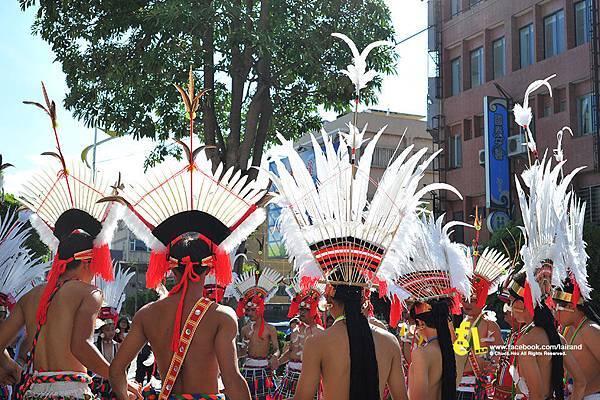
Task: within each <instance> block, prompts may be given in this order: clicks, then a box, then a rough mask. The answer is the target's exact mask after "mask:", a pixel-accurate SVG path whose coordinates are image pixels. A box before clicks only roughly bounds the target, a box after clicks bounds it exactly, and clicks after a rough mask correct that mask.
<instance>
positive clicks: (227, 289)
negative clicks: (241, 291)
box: [203, 264, 237, 302]
mask: <svg viewBox="0 0 600 400" xmlns="http://www.w3.org/2000/svg"><path fill="white" fill-rule="evenodd" d="M232 265H233V264H232ZM232 277H233V279H232V283H230V284H229V285H227V286H223V285H220V284H218V283H217V278H216V277H215V274H214V273H209V274H207V275H206V278H204V294H203V296H204V297H206V298H208V299H211V300H212V301H216V302H219V301H221V300H223V299H228V298H231V297H233V293H234V291H235V288H234V287H233V282H235V280H236V279H237V274H236V273H235V272H233V273H232Z"/></svg>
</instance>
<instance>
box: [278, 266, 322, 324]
mask: <svg viewBox="0 0 600 400" xmlns="http://www.w3.org/2000/svg"><path fill="white" fill-rule="evenodd" d="M285 291H286V293H287V295H288V296H289V297H290V301H291V303H290V309H289V311H288V318H293V317H296V316H297V315H298V312H299V311H300V309H301V308H307V309H309V310H310V316H311V317H313V318H314V320H315V322H316V323H317V324H319V325H322V324H323V320H322V315H321V311H322V310H319V306H320V305H322V302H323V301H324V297H323V294H324V293H325V285H324V284H322V283H317V284H316V285H313V286H311V287H310V288H306V289H302V287H301V285H300V279H299V278H298V276H296V277H294V278H292V279H291V282H290V284H289V285H288V286H286V288H285Z"/></svg>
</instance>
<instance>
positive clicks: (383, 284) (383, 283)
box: [379, 279, 388, 299]
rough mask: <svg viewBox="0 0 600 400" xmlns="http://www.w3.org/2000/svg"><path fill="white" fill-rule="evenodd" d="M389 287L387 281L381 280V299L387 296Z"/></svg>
mask: <svg viewBox="0 0 600 400" xmlns="http://www.w3.org/2000/svg"><path fill="white" fill-rule="evenodd" d="M387 292H388V287H387V282H386V281H385V279H381V280H379V298H380V299H381V298H382V297H384V296H385V295H387Z"/></svg>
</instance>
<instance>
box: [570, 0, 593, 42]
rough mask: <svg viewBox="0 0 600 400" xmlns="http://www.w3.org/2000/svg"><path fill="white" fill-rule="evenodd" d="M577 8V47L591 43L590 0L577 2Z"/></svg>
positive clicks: (575, 6) (575, 5)
mask: <svg viewBox="0 0 600 400" xmlns="http://www.w3.org/2000/svg"><path fill="white" fill-rule="evenodd" d="M573 7H574V8H575V46H579V45H580V44H584V43H587V42H589V41H590V0H584V1H580V2H577V3H575V4H574V5H573Z"/></svg>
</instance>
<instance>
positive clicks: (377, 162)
mask: <svg viewBox="0 0 600 400" xmlns="http://www.w3.org/2000/svg"><path fill="white" fill-rule="evenodd" d="M394 151H395V149H389V148H384V147H375V151H373V162H372V163H371V164H372V165H373V166H376V167H382V168H387V166H388V165H389V164H390V161H391V160H392V157H393V156H394Z"/></svg>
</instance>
